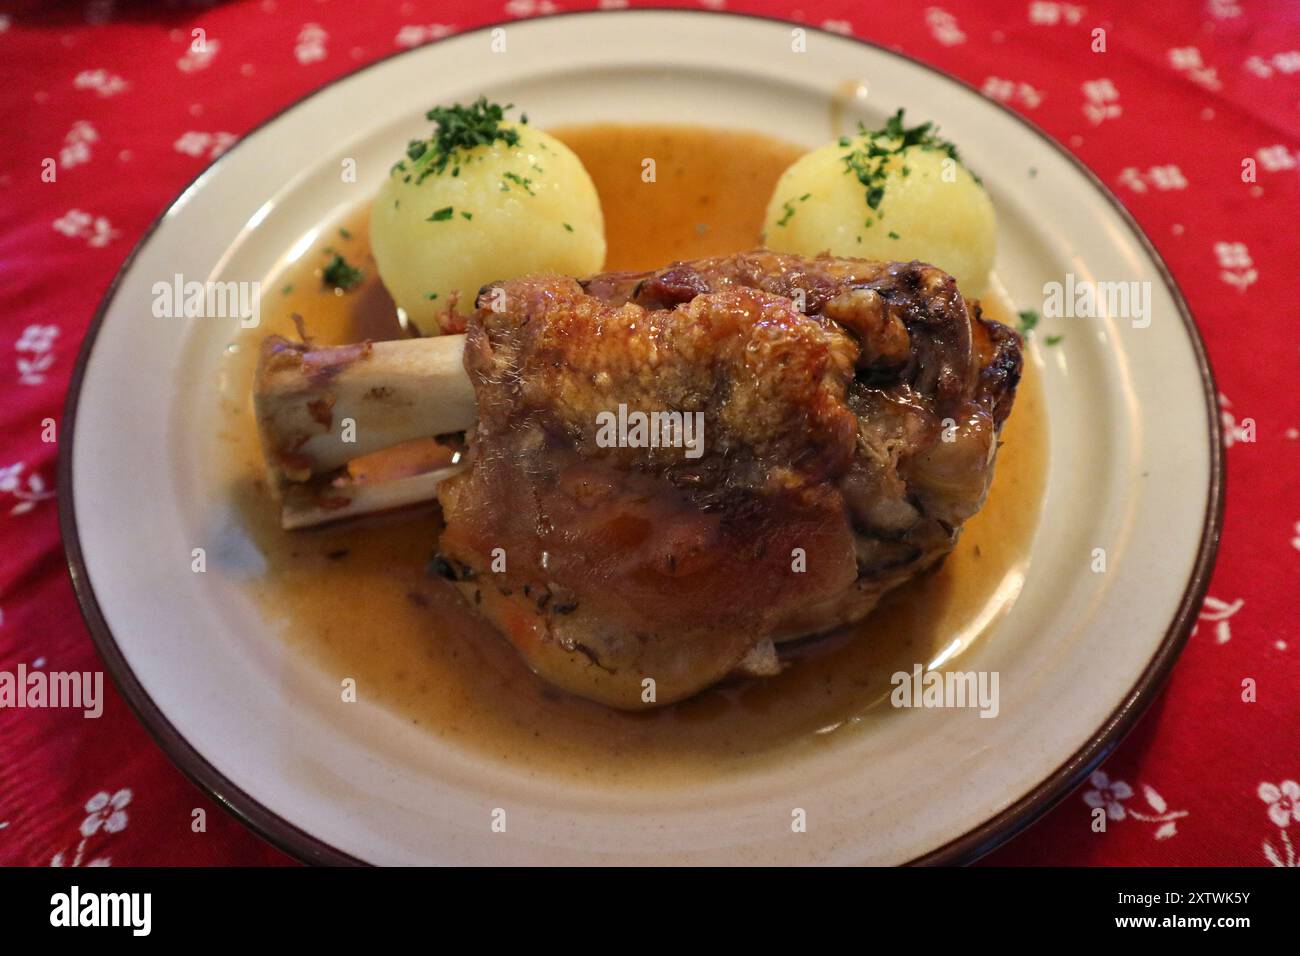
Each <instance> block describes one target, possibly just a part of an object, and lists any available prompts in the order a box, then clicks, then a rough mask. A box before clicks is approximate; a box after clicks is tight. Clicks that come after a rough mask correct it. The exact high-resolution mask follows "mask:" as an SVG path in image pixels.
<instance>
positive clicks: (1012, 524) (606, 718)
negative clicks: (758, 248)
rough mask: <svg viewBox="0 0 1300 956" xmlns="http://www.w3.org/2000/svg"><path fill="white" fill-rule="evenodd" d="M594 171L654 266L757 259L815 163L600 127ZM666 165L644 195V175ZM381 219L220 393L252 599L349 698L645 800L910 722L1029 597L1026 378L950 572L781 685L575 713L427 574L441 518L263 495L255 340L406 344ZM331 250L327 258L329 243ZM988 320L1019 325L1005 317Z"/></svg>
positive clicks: (812, 656)
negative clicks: (294, 525) (772, 202)
mask: <svg viewBox="0 0 1300 956" xmlns="http://www.w3.org/2000/svg"><path fill="white" fill-rule="evenodd" d="M552 132H553V133H554V134H555V135H556V136H558V137H559V138H560V139H561V140H563V141H564V142H565V143H567V144H568V145H569V146H570V147H571V148H572V149H573V150H574V151H575V152H576V153H577V154H578V156H579V157H580V158H581V159H582V161H583V164H584V165H585V166H586V168H587V170H588V171H589V172H590V173H591V176H592V179H593V180H594V181H595V184H596V188H597V191H598V192H599V194H600V199H601V204H602V207H603V211H604V216H605V229H606V239H607V244H608V252H607V259H606V263H605V268H606V269H611V270H612V269H649V268H657V267H659V266H662V265H665V264H667V263H669V262H671V261H673V260H677V259H693V258H698V257H702V256H714V255H724V254H727V253H731V252H735V251H737V250H742V249H747V248H751V247H753V246H755V245H757V243H758V238H759V232H760V230H761V228H762V223H763V215H764V211H765V207H766V204H767V198H768V196H769V195H770V194H771V191H772V188H773V186H774V185H775V183H776V180H777V178H778V177H779V176H780V174H781V173H782V172H783V171H784V170H785V169H786V167H788V166H789V165H790V164H791V163H792V162H794V160H795V159H797V158H798V157H799V156H800V155H802V153H803V150H802V149H801V148H800V147H797V146H794V145H791V144H789V143H784V142H781V141H779V140H776V139H772V138H770V137H767V136H763V135H761V134H756V133H743V132H728V131H720V130H712V129H704V128H695V127H676V126H616V125H600V126H586V127H569V128H562V129H557V130H553V131H552ZM650 157H653V158H654V164H655V168H654V178H653V181H652V182H647V181H646V178H645V175H644V174H645V166H644V160H645V159H647V158H650ZM367 218H368V216H367V212H366V210H365V209H362V210H360V211H357V212H355V213H354V214H352V215H351V216H350V217H349V218H348V219H347V220H346V221H343V222H341V223H339V224H337V225H335V226H333V227H332V228H331V229H329V230H327V231H326V232H325V233H323V234H322V235H323V237H322V239H321V240H320V249H318V250H313V251H310V252H308V253H307V254H305V255H303V256H302V257H301V258H300V259H299V260H298V261H297V262H295V263H293V264H292V265H290V266H289V267H288V268H287V269H286V270H285V271H284V272H283V273H282V274H280V275H278V276H276V277H274V280H273V281H272V282H268V283H265V284H264V288H266V289H268V290H269V292H268V294H267V295H266V296H265V298H264V300H263V303H262V317H263V318H262V325H261V326H260V327H259V328H256V329H252V330H248V331H247V332H243V333H241V335H243V336H246V338H243V339H241V340H240V341H239V342H238V343H236V344H238V345H239V346H240V347H239V348H235V349H231V350H229V351H228V353H227V355H226V357H225V362H226V366H225V367H224V368H223V370H222V371H223V375H222V380H223V382H226V383H229V384H228V386H227V390H226V394H224V395H223V398H224V401H223V402H222V414H223V416H224V419H223V426H224V427H223V437H224V439H225V447H227V448H228V449H230V454H229V457H228V459H227V466H228V469H229V473H228V484H229V488H230V494H231V495H232V496H233V498H234V499H235V503H236V505H237V513H238V514H239V515H240V516H241V519H242V522H243V525H244V530H245V532H246V534H247V535H248V538H249V540H250V541H251V542H252V544H253V546H254V547H256V549H257V550H258V551H260V552H261V554H262V555H263V557H264V558H265V562H266V571H265V573H264V574H263V575H262V576H260V577H259V578H258V579H257V580H256V581H255V582H253V583H252V584H250V587H251V588H253V590H254V592H255V595H256V597H257V599H258V601H259V603H260V604H261V605H262V606H263V607H264V608H265V611H266V616H267V619H268V621H272V622H275V625H276V626H277V627H278V629H279V631H280V633H281V634H282V637H283V640H284V642H285V643H286V645H287V646H288V647H289V648H290V649H291V650H292V652H295V653H302V654H306V655H310V657H311V658H312V659H313V660H314V661H315V662H316V663H317V664H318V665H319V667H320V668H321V670H322V672H323V674H324V675H325V676H326V677H327V678H328V679H331V680H333V681H334V682H335V683H337V681H338V680H340V679H342V677H344V676H349V677H353V678H355V679H356V680H357V684H358V686H360V687H365V688H366V695H367V698H368V699H370V700H375V701H378V702H379V703H380V704H381V705H382V706H384V707H386V708H389V709H390V710H392V711H394V712H396V713H398V714H400V715H402V716H403V717H404V718H405V719H408V720H410V721H411V722H412V723H414V724H417V725H419V726H420V727H422V728H424V729H426V730H427V731H428V733H430V734H433V735H436V736H438V737H440V738H443V739H445V740H446V741H448V742H450V743H453V744H455V745H458V746H462V747H465V748H470V749H472V750H476V751H479V752H482V753H485V754H487V755H490V756H495V757H498V758H499V759H502V760H506V761H508V762H509V763H510V764H511V765H513V766H516V767H519V768H526V769H532V770H538V771H546V772H549V773H556V774H561V775H565V776H570V777H582V776H586V775H599V777H600V778H601V780H602V781H603V782H606V783H609V782H615V783H626V784H628V785H635V786H639V787H646V786H654V785H671V784H673V783H674V782H679V781H682V780H684V779H687V778H689V779H691V780H699V779H700V778H701V777H708V776H714V775H725V774H728V773H731V772H735V771H736V770H738V769H741V768H742V767H745V766H750V765H753V764H755V763H757V762H762V761H766V760H771V759H785V758H788V757H790V756H792V755H794V754H795V753H797V752H799V751H801V750H804V749H807V748H815V747H824V746H833V744H834V741H835V740H836V739H837V737H839V736H840V735H842V734H844V733H853V732H856V731H857V730H858V729H860V728H862V727H865V726H869V725H870V724H871V723H872V722H874V721H878V720H887V719H889V717H890V715H891V714H892V710H891V708H890V707H889V706H888V704H887V703H885V706H881V704H882V703H884V702H886V701H887V699H888V696H889V693H890V691H891V689H892V686H891V683H890V677H891V675H893V674H894V673H895V672H897V671H906V672H909V673H910V672H911V670H912V667H913V665H915V664H921V665H923V666H925V665H931V664H937V663H941V664H943V665H944V666H952V665H953V662H954V660H955V659H957V658H958V657H959V655H960V654H961V653H962V652H963V651H964V650H965V649H967V648H968V647H969V646H970V645H971V643H973V642H974V641H976V640H978V639H979V638H980V636H981V635H983V634H985V633H987V632H988V630H989V629H990V628H991V627H993V626H994V625H995V624H996V622H997V620H998V619H999V618H1001V617H1002V616H1003V615H1004V614H1005V613H1006V611H1007V610H1008V609H1009V608H1010V606H1011V604H1012V603H1013V602H1014V601H1015V599H1016V597H1017V596H1018V594H1019V590H1020V583H1021V581H1022V580H1023V576H1024V571H1025V566H1026V561H1027V556H1028V553H1029V546H1030V544H1031V542H1032V538H1033V533H1034V527H1035V525H1036V524H1037V520H1038V506H1039V502H1040V500H1041V498H1042V492H1043V486H1044V480H1045V473H1046V467H1045V466H1046V442H1047V435H1046V425H1045V419H1044V413H1043V398H1042V392H1041V386H1040V384H1039V382H1038V377H1037V372H1036V369H1035V367H1034V365H1033V363H1032V361H1027V362H1026V363H1025V376H1024V378H1023V380H1022V381H1021V384H1020V388H1019V392H1018V394H1017V398H1016V404H1015V408H1014V410H1013V412H1012V414H1011V417H1010V418H1009V419H1008V421H1007V423H1006V425H1005V426H1004V428H1003V432H1002V447H1001V449H1000V451H999V453H998V463H997V469H996V474H995V478H994V481H993V486H992V488H991V490H990V492H989V496H988V500H987V502H986V503H985V505H984V508H983V509H982V510H981V511H980V513H979V514H977V515H976V516H975V517H974V518H972V519H971V520H970V521H969V522H968V523H967V524H966V527H965V530H964V531H963V532H962V536H961V539H960V541H959V542H958V544H957V547H956V549H955V550H954V551H953V552H952V554H950V555H949V556H948V557H947V559H946V560H945V561H944V562H943V563H942V565H941V566H940V567H939V568H938V569H937V570H934V571H932V572H930V573H927V574H924V575H922V576H920V577H919V578H917V579H916V580H913V581H911V582H909V583H908V584H906V585H904V586H902V587H901V588H899V589H897V590H895V591H894V592H892V593H890V594H889V595H887V596H886V597H885V599H884V600H883V601H882V602H881V605H880V607H879V608H878V609H877V610H876V611H875V612H874V613H873V614H872V615H871V616H870V617H868V618H867V619H866V620H865V621H863V622H862V623H860V624H858V625H855V626H853V627H850V628H845V629H843V630H842V631H840V632H837V633H835V634H832V635H828V636H825V637H821V638H817V639H814V640H808V641H804V642H800V643H799V644H797V645H793V646H790V647H788V648H787V649H786V651H785V652H783V658H785V659H788V660H789V661H790V663H789V666H787V668H786V669H785V670H784V672H783V673H782V674H780V675H779V676H777V677H774V678H767V679H763V680H746V681H735V682H731V683H727V684H724V685H720V686H718V687H715V688H712V689H710V690H708V691H705V692H704V693H702V694H699V695H698V696H696V697H694V698H691V699H689V700H687V701H684V702H682V703H679V704H675V705H672V706H669V707H663V708H660V709H658V710H654V711H649V712H645V713H637V714H629V713H623V712H620V711H614V710H609V709H607V708H604V707H601V706H600V705H597V704H594V703H591V702H588V701H585V700H581V699H578V698H575V697H571V696H569V695H567V694H565V693H563V692H561V691H558V690H556V689H554V688H552V687H550V686H549V685H547V684H546V683H544V682H543V681H542V680H541V679H540V678H538V677H537V676H535V675H534V674H533V673H532V672H530V671H529V670H528V669H527V667H525V665H524V664H523V662H522V661H521V659H520V658H519V656H518V654H517V653H516V652H515V651H514V650H513V648H511V647H510V645H509V644H508V643H507V642H506V641H505V640H504V638H502V637H501V636H500V635H498V634H497V633H496V632H495V631H493V630H492V629H491V628H490V627H488V626H487V625H486V624H484V623H483V622H482V621H481V620H479V619H478V618H477V617H476V616H475V615H474V613H473V612H472V611H471V610H470V609H469V608H468V607H467V606H466V605H465V604H464V603H463V602H462V601H461V599H460V597H459V596H458V595H457V594H456V593H455V592H454V591H453V590H452V588H451V586H450V585H449V584H447V583H445V582H443V581H442V580H440V579H439V578H437V577H436V576H434V575H431V574H430V573H429V571H428V567H427V566H428V562H429V558H430V557H431V555H432V554H433V553H434V552H435V551H436V549H437V538H438V532H439V530H440V521H439V517H438V509H437V507H436V506H434V505H430V506H427V507H423V508H418V509H412V510H408V511H404V512H401V513H395V514H389V515H383V516H377V517H374V518H371V519H366V520H363V521H361V522H357V523H353V524H349V525H346V526H340V527H332V528H331V527H326V528H322V529H318V530H314V531H308V532H285V531H282V530H281V529H280V526H279V512H278V505H277V503H276V502H275V501H274V499H273V498H272V496H271V495H270V493H269V491H268V489H267V488H266V485H265V481H264V478H263V473H264V466H263V463H262V456H261V452H260V450H259V447H258V442H257V434H256V428H255V425H254V422H253V415H252V403H251V395H250V392H251V387H252V378H253V368H254V365H255V362H256V355H257V347H256V345H257V342H258V341H260V339H261V338H263V337H264V336H266V335H268V334H272V333H280V334H285V335H294V334H295V328H294V323H293V320H292V315H293V314H294V313H298V314H300V315H301V316H303V318H304V321H305V323H306V327H307V329H308V331H309V333H310V334H311V335H312V336H313V337H315V338H316V339H317V340H318V341H320V342H321V343H323V344H339V343H344V342H355V341H360V340H363V339H366V338H370V339H381V338H396V337H399V335H400V334H401V333H400V330H399V328H398V324H397V320H396V317H395V309H394V307H393V303H392V300H391V299H390V298H389V297H388V295H387V293H386V292H385V291H384V288H383V286H382V284H381V283H380V282H379V280H378V274H377V270H376V267H375V263H374V260H373V259H372V258H371V257H370V253H369V249H368V246H367V241H366V233H367ZM327 247H328V248H329V249H330V250H331V251H330V252H329V253H326V252H325V249H326V248H327ZM334 253H339V254H342V255H343V256H344V257H345V258H346V259H347V260H348V261H349V262H351V263H353V264H355V265H359V266H360V267H361V268H362V269H363V271H364V278H363V280H362V282H361V283H360V284H359V285H358V286H356V287H355V288H353V289H352V290H350V291H349V292H347V293H345V294H340V293H338V292H337V291H336V290H334V289H332V288H329V287H327V286H326V285H324V283H323V282H322V279H321V271H322V269H323V268H324V267H325V266H326V265H327V264H328V262H329V260H330V259H331V258H332V256H333V254H334ZM984 305H985V313H986V314H987V315H989V316H990V317H992V318H995V319H997V320H999V321H1002V322H1004V323H1007V324H1014V318H1013V317H1012V316H1010V315H1007V314H1004V313H1003V311H1002V307H1001V306H999V305H998V304H997V302H996V301H994V300H990V301H988V302H986V303H984Z"/></svg>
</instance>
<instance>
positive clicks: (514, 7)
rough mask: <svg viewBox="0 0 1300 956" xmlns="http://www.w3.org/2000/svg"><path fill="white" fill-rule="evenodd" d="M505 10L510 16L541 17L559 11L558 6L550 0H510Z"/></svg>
mask: <svg viewBox="0 0 1300 956" xmlns="http://www.w3.org/2000/svg"><path fill="white" fill-rule="evenodd" d="M505 11H506V13H507V14H508V15H509V16H512V17H542V16H546V15H548V14H551V13H559V12H560V8H559V7H557V6H556V5H555V4H553V3H551V0H510V2H509V3H507V4H506V6H505Z"/></svg>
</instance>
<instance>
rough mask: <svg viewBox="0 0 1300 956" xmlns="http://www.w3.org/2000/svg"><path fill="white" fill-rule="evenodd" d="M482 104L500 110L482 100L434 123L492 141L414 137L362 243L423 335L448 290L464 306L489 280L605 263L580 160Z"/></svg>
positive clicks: (582, 271)
mask: <svg viewBox="0 0 1300 956" xmlns="http://www.w3.org/2000/svg"><path fill="white" fill-rule="evenodd" d="M487 108H490V109H492V110H496V111H497V115H499V108H498V107H487V106H486V105H485V104H483V103H482V101H480V103H478V104H475V105H474V106H473V107H459V106H458V107H452V108H451V109H450V110H448V111H444V122H445V123H446V122H451V123H457V122H461V123H463V124H464V125H466V126H469V127H470V128H473V129H485V130H486V131H487V133H486V136H492V137H495V138H493V139H492V141H491V142H488V143H486V144H485V145H471V146H469V147H468V148H465V147H451V148H448V147H447V145H446V143H445V141H444V142H443V143H441V144H440V141H439V139H438V136H437V135H436V134H435V135H434V136H432V137H431V138H430V139H429V140H428V141H427V142H425V143H424V144H423V146H422V145H421V141H416V142H414V143H412V147H411V149H410V150H408V155H407V157H406V159H404V160H403V161H402V162H401V163H399V164H398V165H397V166H395V167H394V168H393V169H392V171H391V172H390V173H389V175H388V178H387V179H386V180H385V181H384V183H383V185H382V186H381V187H380V189H379V193H378V195H377V196H376V197H375V203H374V207H373V210H372V212H371V216H370V242H371V248H372V251H373V253H374V257H375V262H376V263H377V264H378V266H379V274H380V276H381V277H382V278H383V280H384V285H385V286H386V287H387V288H388V291H389V293H390V294H391V295H392V296H393V299H394V300H395V301H396V303H397V305H398V306H399V307H400V308H401V309H403V310H404V311H405V312H406V313H407V316H408V317H409V318H410V320H411V321H412V322H413V323H414V324H415V325H416V326H417V327H418V328H419V329H420V330H421V331H422V332H424V333H425V334H426V335H427V334H434V333H436V331H437V329H436V322H434V321H433V317H434V315H435V314H436V313H437V312H439V311H441V310H442V309H443V308H445V306H446V305H447V303H448V301H449V298H450V296H451V294H452V293H453V292H455V293H459V307H460V309H461V311H467V310H470V309H473V307H474V297H475V296H476V295H477V293H478V290H479V289H480V288H481V287H482V286H483V285H485V284H487V283H489V282H493V281H495V280H498V279H512V278H516V277H518V276H521V275H526V274H528V273H532V272H558V273H563V274H565V275H574V276H583V275H588V274H590V273H593V272H597V271H599V270H600V268H601V266H602V265H603V264H604V261H605V227H604V220H603V217H602V215H601V210H600V199H599V197H598V196H597V194H596V187H595V185H594V184H593V183H592V181H591V177H590V176H589V175H588V174H587V171H586V169H584V168H583V165H582V162H581V161H580V160H579V159H578V157H577V156H576V155H575V154H574V153H573V151H572V150H570V149H569V148H568V147H567V146H565V145H564V144H563V143H561V142H560V141H559V140H557V139H556V138H555V137H553V136H550V135H548V134H546V133H544V132H542V131H541V130H538V129H534V128H533V127H531V126H528V125H526V124H523V123H511V122H508V121H500V122H496V121H494V120H493V119H492V118H491V115H490V114H489V115H488V116H487V117H486V118H485V117H484V109H487ZM437 112H438V111H434V112H431V114H430V117H431V118H433V117H434V114H435V113H437ZM447 116H451V120H448V119H447ZM475 123H477V124H479V125H478V127H473V126H472V124H475ZM452 128H457V127H454V126H453V127H452ZM485 138H486V137H485ZM412 154H414V155H412Z"/></svg>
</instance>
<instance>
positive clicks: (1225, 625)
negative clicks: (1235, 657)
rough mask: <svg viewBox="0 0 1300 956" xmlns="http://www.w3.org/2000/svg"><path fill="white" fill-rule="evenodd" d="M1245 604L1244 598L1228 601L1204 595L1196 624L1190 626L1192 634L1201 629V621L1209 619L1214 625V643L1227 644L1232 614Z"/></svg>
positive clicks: (1230, 631) (1230, 630)
mask: <svg viewBox="0 0 1300 956" xmlns="http://www.w3.org/2000/svg"><path fill="white" fill-rule="evenodd" d="M1245 606H1246V601H1245V599H1244V598H1237V600H1235V601H1232V602H1231V603H1229V602H1228V601H1221V600H1219V599H1218V598H1216V597H1210V596H1209V595H1206V597H1205V603H1204V604H1203V605H1202V606H1201V613H1200V614H1198V615H1197V616H1196V624H1195V625H1194V626H1193V627H1192V636H1193V637H1195V636H1196V632H1197V631H1199V630H1200V629H1201V621H1209V622H1210V623H1211V624H1213V625H1214V642H1215V643H1216V644H1227V643H1228V642H1229V641H1230V640H1232V625H1231V623H1230V621H1231V620H1232V616H1233V615H1234V614H1236V613H1237V612H1238V611H1240V610H1241V609H1242V608H1243V607H1245Z"/></svg>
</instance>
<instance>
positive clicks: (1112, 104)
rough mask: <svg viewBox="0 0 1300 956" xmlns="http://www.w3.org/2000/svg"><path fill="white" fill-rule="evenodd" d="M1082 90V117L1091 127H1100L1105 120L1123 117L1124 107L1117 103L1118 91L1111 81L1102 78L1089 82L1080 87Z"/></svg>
mask: <svg viewBox="0 0 1300 956" xmlns="http://www.w3.org/2000/svg"><path fill="white" fill-rule="evenodd" d="M1080 89H1082V90H1083V98H1084V100H1086V102H1085V103H1084V104H1083V115H1084V116H1086V117H1087V118H1088V122H1089V123H1091V124H1092V125H1093V126H1100V125H1101V124H1102V123H1104V122H1106V120H1111V119H1119V118H1120V117H1121V116H1123V115H1124V107H1123V106H1121V105H1120V102H1119V90H1117V89H1115V83H1114V81H1113V80H1109V79H1107V78H1106V77H1102V78H1101V79H1099V80H1089V81H1088V82H1086V83H1084V84H1083V86H1081V87H1080Z"/></svg>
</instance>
